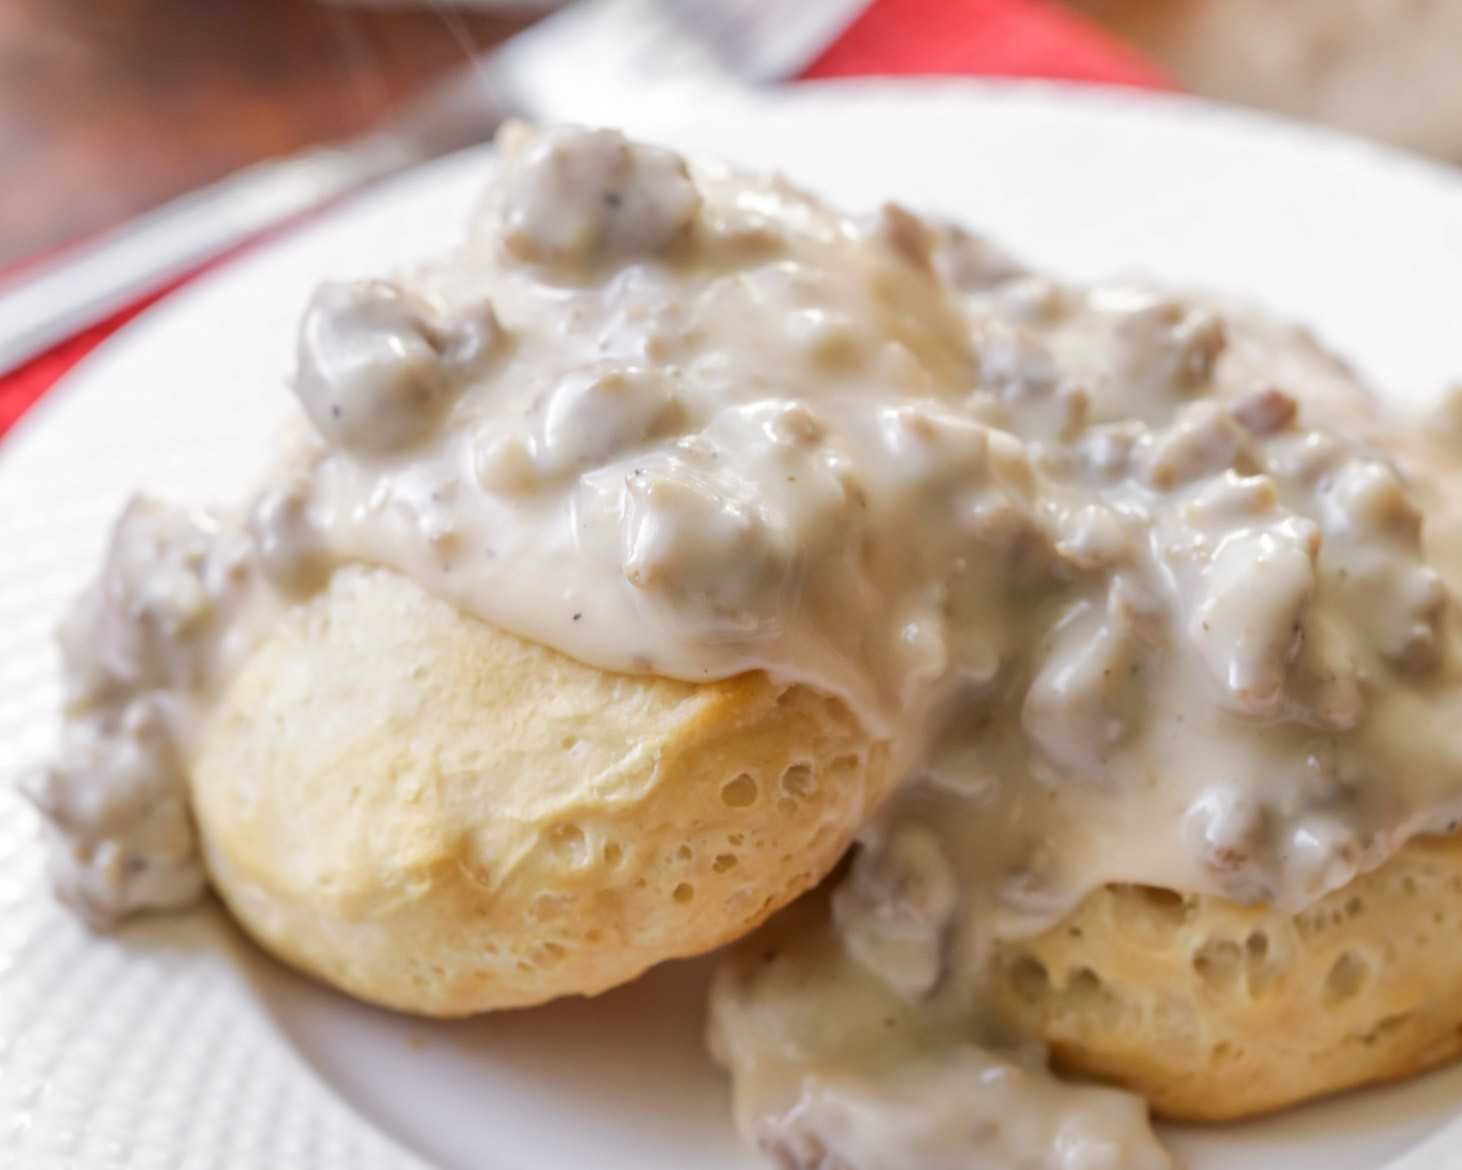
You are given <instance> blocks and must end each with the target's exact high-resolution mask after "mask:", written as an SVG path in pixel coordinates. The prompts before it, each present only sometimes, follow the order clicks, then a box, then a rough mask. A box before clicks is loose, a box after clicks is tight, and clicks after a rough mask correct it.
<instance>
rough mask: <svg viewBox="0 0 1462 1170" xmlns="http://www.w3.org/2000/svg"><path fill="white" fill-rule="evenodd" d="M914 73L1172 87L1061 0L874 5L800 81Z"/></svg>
mask: <svg viewBox="0 0 1462 1170" xmlns="http://www.w3.org/2000/svg"><path fill="white" fill-rule="evenodd" d="M910 74H927V75H946V76H948V75H964V76H969V75H978V76H994V77H1051V78H1059V79H1061V80H1065V81H1083V82H1093V83H1098V84H1105V85H1129V86H1140V87H1145V88H1149V89H1168V88H1171V82H1170V81H1169V80H1168V79H1167V78H1165V77H1164V76H1163V75H1162V73H1161V72H1160V71H1159V70H1158V69H1156V68H1155V67H1154V66H1152V65H1151V64H1149V63H1148V62H1147V61H1145V60H1144V59H1143V58H1142V57H1141V56H1140V55H1139V54H1138V53H1136V52H1135V51H1134V50H1133V49H1131V48H1130V47H1128V46H1127V45H1125V44H1124V43H1123V42H1122V41H1120V40H1118V39H1117V38H1115V37H1113V36H1111V35H1110V34H1108V33H1106V32H1104V31H1103V30H1102V29H1100V28H1099V27H1097V26H1096V25H1095V24H1093V23H1092V22H1091V21H1089V20H1086V19H1085V18H1083V17H1081V16H1078V15H1077V14H1076V13H1073V12H1071V11H1070V10H1069V9H1067V8H1065V7H1064V6H1062V5H1060V4H1059V3H1057V2H1056V0H873V3H871V4H870V5H869V6H868V7H867V8H866V9H865V10H864V11H863V12H862V14H861V15H859V17H858V18H857V20H855V21H854V22H853V24H852V25H850V26H849V27H848V28H847V29H846V30H845V31H844V32H843V34H842V35H841V36H840V37H839V38H838V39H837V40H836V41H835V42H834V43H833V44H832V46H831V47H830V48H829V49H828V50H827V51H826V52H825V53H823V54H822V56H821V57H819V58H818V59H817V60H816V61H814V62H813V64H812V65H811V67H810V68H808V69H807V70H806V72H805V73H803V75H802V76H803V77H807V78H829V77H871V76H880V75H882V76H889V75H901V76H907V75H910ZM245 246H246V247H247V245H245ZM235 251H237V250H235ZM232 255H233V254H232V253H231V254H229V255H226V256H223V257H220V258H218V259H216V260H213V261H211V262H209V263H208V264H205V265H203V266H201V267H200V268H199V269H197V270H196V271H194V272H192V273H189V274H188V275H186V276H184V277H182V278H181V279H179V280H176V281H174V282H173V283H172V284H170V285H169V286H168V287H167V288H165V289H164V290H163V291H161V292H158V293H154V294H151V295H149V296H147V297H146V298H144V299H142V300H139V301H138V302H137V303H135V304H132V305H129V306H127V308H125V309H123V310H122V311H120V312H118V313H116V314H114V315H113V316H112V317H110V318H109V319H108V320H106V321H104V322H102V323H101V324H99V325H95V326H93V327H92V328H90V329H87V330H85V331H84V332H81V333H78V334H77V335H76V336H74V337H71V338H68V339H67V340H66V341H63V342H61V343H60V344H59V345H57V346H55V347H54V348H53V349H51V350H49V351H48V352H46V353H44V354H42V355H41V356H40V357H38V358H35V359H34V360H32V361H31V362H29V363H28V364H26V365H24V366H22V367H20V368H19V369H17V370H15V371H13V372H11V373H10V374H8V375H5V376H3V377H0V437H3V436H4V434H5V432H6V431H8V430H9V429H10V428H11V427H12V426H13V425H14V424H15V422H16V420H17V419H19V418H20V416H21V415H22V414H24V413H25V411H26V410H27V409H28V408H29V407H30V406H32V405H33V404H34V403H35V402H36V401H37V400H38V399H39V398H40V397H41V395H43V394H44V393H45V392H46V391H47V390H48V389H50V388H51V387H52V386H53V385H55V384H56V382H58V381H59V380H60V379H61V377H62V375H64V374H65V373H66V372H67V371H68V370H70V369H71V368H72V367H73V366H74V365H76V363H77V362H79V361H80V360H81V359H82V358H83V357H85V356H86V355H87V354H88V353H90V352H91V351H92V350H93V349H95V348H96V347H97V346H98V345H100V344H101V343H102V342H103V341H104V340H106V338H108V337H109V336H111V335H112V334H113V333H115V332H116V331H117V330H118V329H120V328H121V327H122V326H123V325H125V324H126V323H127V322H128V321H130V320H132V318H133V317H135V316H137V314H139V313H140V312H142V311H143V310H144V309H146V308H148V307H149V306H150V305H152V304H153V303H155V302H156V301H158V300H160V299H161V298H162V297H164V296H166V295H167V294H168V293H170V292H172V291H173V290H174V289H175V288H177V287H178V286H179V285H182V284H186V283H187V282H188V281H189V280H191V279H192V278H193V277H194V276H197V275H198V274H199V273H200V272H203V271H205V270H207V269H209V268H212V267H215V266H217V265H218V264H221V263H226V262H227V261H228V260H229V259H231V258H232Z"/></svg>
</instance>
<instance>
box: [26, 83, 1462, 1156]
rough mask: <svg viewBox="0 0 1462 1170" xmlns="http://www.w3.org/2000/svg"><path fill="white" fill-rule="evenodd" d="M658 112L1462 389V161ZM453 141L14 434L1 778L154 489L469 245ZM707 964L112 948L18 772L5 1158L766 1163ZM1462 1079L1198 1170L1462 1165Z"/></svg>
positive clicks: (226, 278) (1222, 131)
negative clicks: (441, 1003)
mask: <svg viewBox="0 0 1462 1170" xmlns="http://www.w3.org/2000/svg"><path fill="white" fill-rule="evenodd" d="M638 129H640V130H642V131H648V132H651V133H654V134H657V135H658V136H660V137H663V138H665V139H667V140H669V141H672V142H674V143H676V144H678V145H681V146H686V145H690V146H696V147H702V148H705V149H710V150H716V151H720V152H722V153H725V154H727V155H729V156H730V157H733V158H735V159H737V160H739V161H741V162H744V163H746V164H749V165H752V166H757V167H775V168H779V169H781V170H783V171H785V172H786V173H787V174H789V175H790V176H791V177H793V178H794V179H796V180H799V181H801V182H802V183H804V184H807V185H810V186H812V187H815V188H817V189H819V190H821V191H823V192H825V193H826V194H827V195H829V196H831V197H833V198H835V199H837V200H838V201H840V202H841V203H843V204H845V205H848V206H851V207H860V206H867V205H870V204H872V203H874V202H876V201H878V200H880V199H884V198H888V197H891V196H892V197H896V198H898V199H900V200H903V201H906V202H908V203H911V204H913V205H914V206H916V207H924V208H931V209H934V210H937V211H942V212H946V213H950V214H953V215H956V216H958V217H960V218H962V219H965V220H967V221H969V222H971V223H973V224H976V225H979V226H981V227H982V228H984V229H986V230H988V231H989V232H990V233H991V234H993V235H995V236H996V237H997V238H999V239H1001V240H1004V241H1005V242H1007V243H1008V244H1009V245H1010V246H1011V247H1013V248H1014V249H1015V250H1016V251H1017V252H1019V253H1020V254H1022V255H1024V256H1026V257H1028V258H1029V259H1031V260H1033V261H1035V262H1036V263H1038V264H1041V265H1045V266H1048V267H1050V268H1052V269H1054V270H1056V271H1057V272H1059V273H1061V274H1063V275H1066V276H1069V277H1074V278H1096V277H1103V276H1111V275H1114V274H1145V275H1148V276H1151V277H1154V278H1156V279H1158V280H1160V281H1163V282H1167V283H1170V284H1177V285H1190V286H1198V287H1202V288H1206V289H1210V290H1214V291H1217V292H1220V293H1223V294H1227V295H1231V296H1238V297H1240V298H1244V299H1248V300H1251V301H1255V302H1258V303H1260V304H1263V305H1265V306H1267V307H1270V308H1272V309H1274V310H1275V311H1278V312H1280V313H1284V314H1287V315H1290V316H1292V317H1296V318H1300V319H1303V320H1304V321H1306V322H1308V323H1310V324H1311V325H1313V326H1314V327H1315V328H1316V329H1317V330H1318V332H1319V333H1320V334H1321V335H1322V336H1323V337H1325V338H1327V339H1328V340H1329V341H1330V342H1331V343H1332V344H1333V345H1334V346H1335V347H1337V348H1338V349H1340V350H1341V351H1342V352H1344V353H1345V354H1346V355H1347V356H1349V357H1351V358H1353V359H1354V360H1355V361H1356V362H1357V363H1358V364H1359V365H1360V366H1361V367H1362V368H1363V369H1364V370H1365V371H1366V372H1367V373H1368V374H1369V375H1370V376H1371V377H1372V378H1373V379H1374V380H1375V381H1376V382H1377V384H1378V385H1381V386H1384V387H1386V388H1387V389H1388V391H1389V392H1390V393H1393V394H1395V395H1398V396H1404V397H1406V398H1408V399H1416V398H1419V397H1421V396H1425V395H1428V394H1432V393H1435V392H1437V391H1438V390H1440V389H1441V388H1442V387H1443V385H1444V384H1445V383H1447V382H1449V381H1454V380H1458V379H1462V181H1459V180H1458V179H1457V178H1456V177H1455V176H1454V175H1452V174H1451V173H1448V172H1444V171H1442V170H1440V169H1437V168H1433V167H1429V166H1426V165H1424V164H1421V163H1418V162H1414V161H1410V160H1407V159H1404V158H1401V157H1398V156H1395V155H1390V154H1384V153H1382V152H1380V151H1376V150H1372V149H1370V148H1367V147H1364V146H1361V145H1358V144H1356V143H1353V142H1350V141H1347V140H1345V139H1341V138H1336V137H1332V136H1329V135H1322V134H1319V133H1315V132H1310V131H1304V130H1300V129H1296V128H1293V127H1288V126H1285V125H1281V124H1277V123H1273V122H1268V121H1263V120H1259V119H1257V118H1254V117H1251V116H1243V115H1239V114H1236V113H1232V112H1227V111H1222V110H1216V109H1213V108H1210V107H1205V106H1203V105H1200V104H1198V103H1193V102H1187V101H1179V100H1171V99H1167V100H1157V99H1150V98H1140V97H1137V96H1128V95H1122V94H1116V93H1113V94H1096V93H1084V94H1078V93H1075V92H1073V91H1061V90H1059V89H1053V88H1049V87H1040V86H977V85H967V84H937V85H926V86H909V85H903V86H893V85H862V86H828V87H805V88H801V89H798V90H797V91H795V92H794V93H792V94H790V95H788V96H787V97H785V98H784V99H779V100H778V101H777V102H776V103H768V104H765V105H761V106H757V107H748V108H744V109H739V110H737V111H723V112H720V113H718V114H715V115H714V116H712V115H705V116H702V117H700V118H698V119H697V120H696V122H695V123H694V124H690V123H684V122H682V123H679V124H670V123H669V122H668V121H666V122H664V123H662V124H660V125H658V126H655V125H650V124H645V125H642V126H639V127H638ZM487 165H488V159H487V157H486V155H484V154H481V153H479V154H476V155H474V156H466V157H459V158H455V159H450V160H447V161H445V162H443V163H441V164H438V165H436V166H434V167H431V168H428V169H426V170H424V171H422V172H420V173H418V174H415V175H413V176H411V177H409V178H407V179H405V180H403V181H401V182H399V183H397V184H395V185H393V186H391V187H390V188H388V189H386V190H384V191H381V192H379V193H377V194H375V195H372V196H370V197H369V198H366V199H364V200H361V201H360V202H359V203H357V204H356V205H354V206H353V207H351V208H349V209H347V210H344V211H341V212H339V213H337V214H335V215H333V216H331V217H329V218H328V219H327V220H326V221H324V222H322V223H319V224H317V225H315V226H313V227H311V228H310V229H308V230H305V231H302V232H299V233H296V234H295V235H293V236H291V237H290V238H288V239H287V240H285V241H283V242H281V243H278V244H275V245H273V246H271V247H268V248H266V249H263V250H261V251H260V252H258V253H257V254H255V255H253V256H250V257H249V258H247V259H246V260H244V261H242V262H240V263H238V264H235V265H233V266H231V267H230V268H228V269H227V270H225V271H224V272H222V273H220V274H218V275H216V276H214V277H212V278H210V279H208V280H205V281H202V282H200V283H199V284H198V285H197V286H195V287H194V288H191V289H189V290H188V291H187V292H185V293H184V294H182V295H179V296H176V297H174V298H171V299H170V300H169V301H167V302H166V303H165V304H164V305H162V306H161V307H160V308H158V309H156V310H154V311H153V312H151V313H149V314H148V315H147V316H146V317H145V318H143V319H142V320H141V321H139V322H138V323H137V324H136V325H134V326H133V327H132V328H130V329H128V330H126V331H125V332H124V333H123V334H121V335H120V336H119V337H117V338H116V339H114V340H113V341H112V342H111V343H109V344H108V345H107V346H105V347H104V348H103V349H102V350H101V351H100V352H98V353H97V354H96V355H95V357H93V358H92V359H91V360H90V361H88V362H87V363H86V364H85V365H84V366H83V367H82V368H81V369H79V370H78V371H77V372H76V373H75V374H74V375H73V376H72V377H71V378H70V379H68V383H67V385H66V386H65V387H64V388H61V389H60V390H58V391H57V392H56V393H54V394H53V395H52V396H51V397H50V398H49V399H48V400H47V401H46V402H45V404H44V405H43V406H42V407H41V409H39V410H38V411H36V412H35V413H34V414H33V415H32V416H31V417H30V418H29V419H28V420H26V422H25V423H24V424H23V425H22V426H21V427H20V429H19V430H18V431H17V432H16V433H15V434H14V435H13V436H12V437H11V438H10V439H9V440H8V441H7V442H6V443H5V444H4V445H3V446H0V776H4V777H6V778H7V779H8V777H9V776H10V775H12V774H14V773H17V772H19V771H22V770H24V769H25V768H27V767H29V766H31V765H32V764H33V763H34V762H35V761H36V760H37V759H38V758H39V757H40V756H41V754H42V753H43V752H44V751H45V749H46V747H47V744H48V743H49V741H50V739H51V737H52V736H53V734H54V730H55V721H54V716H53V711H54V709H55V705H56V701H57V693H58V688H57V679H56V672H55V665H54V663H53V661H52V657H51V651H50V647H49V633H50V630H51V628H52V627H53V625H54V624H55V621H56V619H57V615H58V613H59V611H60V609H61V607H62V606H63V604H64V602H65V600H66V598H67V597H68V596H69V595H70V594H71V593H72V592H73V591H74V590H75V589H76V588H77V587H78V586H79V585H80V584H81V583H82V581H83V579H84V578H85V576H86V574H87V573H88V571H89V569H90V567H91V566H92V565H93V564H94V561H95V558H96V557H97V555H98V552H99V550H100V547H101V543H102V540H103V536H104V532H105V527H106V524H107V522H108V520H109V519H110V517H111V516H112V515H113V514H114V513H115V512H116V510H117V508H118V507H119V505H120V504H121V502H122V500H123V498H124V497H125V495H126V494H127V493H128V492H129V491H131V490H133V489H135V488H138V487H145V488H146V489H148V490H151V491H154V492H159V493H162V494H165V495H168V496H173V497H177V498H182V499H208V498H224V497H231V496H234V495H237V494H238V493H239V492H240V491H241V490H242V489H243V486H244V485H245V484H246V483H247V481H248V480H249V478H250V476H251V475H252V474H253V473H254V471H255V469H256V468H257V467H258V466H259V465H260V463H261V460H262V457H263V454H264V452H265V451H266V449H267V444H268V439H269V436H270V434H271V432H272V430H273V428H274V426H275V425H276V422H277V420H278V419H279V418H280V417H281V414H282V413H283V411H284V410H285V409H286V407H287V398H286V392H285V391H284V389H283V379H284V376H285V373H286V371H287V370H288V368H289V365H290V351H291V346H292V338H293V322H294V319H295V317H296V315H297V313H298V311H299V309H300V307H301V306H302V304H303V302H304V300H305V298H306V296H307V295H308V293H309V290H310V287H311V286H312V285H313V284H314V282H315V281H316V280H318V279H319V278H321V277H323V276H326V275H332V276H341V275H350V274H370V273H377V272H380V271H382V270H384V269H389V268H391V267H392V266H393V265H396V264H398V263H402V262H406V261H409V260H411V259H413V258H417V257H421V256H424V255H429V254H432V253H435V252H439V251H441V250H443V249H445V248H447V247H448V246H450V245H451V243H452V242H453V240H454V238H455V237H456V236H457V235H458V233H459V232H460V231H461V225H462V224H463V222H464V220H465V218H466V216H467V213H468V210H469V208H470V207H471V206H472V204H473V202H474V199H475V198H476V195H477V192H478V191H479V189H480V187H481V184H482V181H483V176H484V173H485V168H486V167H487ZM704 977H705V966H704V965H703V964H690V965H680V966H672V967H669V968H664V969H661V970H659V971H657V972H654V973H652V974H651V975H650V976H649V977H647V978H646V979H644V980H641V981H640V982H639V983H638V984H636V985H634V986H632V987H629V988H626V989H623V990H621V991H619V992H616V993H613V994H611V995H608V996H605V997H603V998H601V999H599V1000H597V1001H578V1002H571V1003H563V1004H558V1005H554V1006H551V1007H549V1008H546V1009H541V1010H535V1011H527V1012H516V1013H509V1014H504V1015H498V1016H491V1017H484V1018H482V1019H480V1020H477V1021H471V1022H466V1023H453V1024H434V1023H426V1022H422V1021H416V1020H410V1019H406V1018H403V1017H397V1016H393V1015H391V1014H389V1013H386V1012H381V1011H375V1010H372V1009H369V1008H366V1007H363V1006H360V1005H358V1004H355V1003H352V1002H349V1001H347V1000H346V999H344V998H343V997H341V996H338V995H335V994H334V993H332V992H329V991H327V990H325V989H323V988H321V987H318V986H315V985H313V984H311V983H309V982H308V981H306V980H304V979H302V978H300V977H298V976H295V975H293V974H291V973H289V972H287V971H285V970H283V969H282V968H280V967H278V966H277V965H276V964H274V963H272V962H271V961H270V960H268V959H267V958H265V957H264V956H262V955H260V954H259V953H258V952H257V951H255V950H254V949H253V948H252V947H251V946H250V945H249V944H248V943H246V942H245V941H243V940H242V939H241V938H240V936H239V935H238V934H237V932H236V931H234V930H233V928H232V927H230V926H229V924H228V923H227V921H226V920H225V918H224V916H223V914H222V913H221V912H220V911H218V909H217V908H216V907H210V908H208V909H206V910H203V911H200V912H198V913H195V914H192V915H188V916H183V917H178V918H172V919H156V920H152V921H148V922H143V923H140V924H137V925H134V926H131V927H128V928H127V929H125V930H123V931H121V932H119V933H118V934H116V935H115V936H112V937H110V938H96V937H92V936H91V935H89V934H87V933H86V932H85V931H84V930H83V929H81V928H80V927H79V926H77V925H76V924H75V923H74V922H73V921H72V920H71V919H70V918H69V917H68V916H67V915H66V914H65V913H64V912H62V911H61V910H59V909H58V908H57V907H56V906H55V905H53V903H52V902H51V900H50V897H49V895H48V893H47V892H46V890H45V885H44V880H43V853H42V849H41V846H40V840H39V833H38V826H37V823H36V818H35V816H34V815H33V814H32V813H31V812H30V810H29V809H28V808H27V807H25V806H24V805H23V804H22V802H21V801H20V800H19V798H18V796H17V795H16V794H15V793H14V792H13V791H12V790H11V788H10V786H9V784H8V783H5V784H0V1167H8V1166H10V1165H16V1166H22V1167H27V1168H28V1167H48V1166H53V1165H55V1166H62V1165H66V1166H75V1167H81V1168H85V1170H109V1168H111V1167H121V1166H127V1167H156V1168H158V1170H163V1168H169V1170H170V1168H174V1167H218V1168H237V1170H316V1168H321V1170H328V1168H331V1167H341V1168H350V1170H355V1168H358V1167H359V1168H369V1167H381V1168H388V1167H389V1168H405V1167H422V1166H438V1167H441V1168H443V1170H468V1168H472V1170H479V1168H480V1170H570V1168H572V1170H580V1168H590V1170H619V1168H624V1170H629V1168H631V1167H633V1168H635V1170H688V1168H691V1167H694V1168H696V1170H748V1168H751V1167H754V1166H755V1165H756V1163H755V1161H754V1160H753V1159H752V1158H750V1156H749V1155H747V1154H745V1153H743V1152H742V1151H741V1150H740V1149H739V1148H738V1146H737V1145H736V1142H735V1140H734V1138H733V1136H732V1134H731V1132H730V1126H729V1122H728V1120H727V1108H726V1102H725V1090H724V1086H723V1085H722V1084H721V1082H720V1080H719V1078H718V1076H717V1074H716V1072H715V1070H714V1069H713V1068H712V1067H711V1066H710V1064H709V1062H708V1061H707V1059H706V1058H705V1057H704V1056H703V1055H702V1053H701V1049H700V1045H699V1030H700V1012H701V993H700V988H701V985H702V983H703V981H704ZM1459 1114H1462V1071H1457V1070H1454V1071H1451V1072H1443V1073H1439V1074H1436V1075H1433V1076H1430V1077H1425V1078H1421V1079H1418V1080H1416V1081H1413V1082H1410V1083H1407V1084H1404V1085H1399V1086H1393V1087H1389V1088H1384V1089H1375V1090H1368V1091H1365V1092H1362V1093H1356V1094H1352V1095H1350V1096H1347V1097H1345V1098H1342V1099H1340V1100H1337V1101H1332V1102H1328V1103H1323V1104H1320V1105H1317V1106H1312V1107H1309V1108H1306V1109H1302V1110H1297V1111H1294V1112H1292V1113H1290V1114H1288V1115H1286V1116H1283V1117H1280V1118H1277V1119H1272V1120H1269V1121H1265V1122H1262V1123H1258V1124H1253V1125H1246V1126H1239V1127H1234V1128H1230V1129H1224V1130H1220V1131H1209V1132H1199V1131H1174V1132H1173V1133H1172V1134H1171V1138H1172V1141H1173V1143H1174V1145H1175V1147H1176V1148H1178V1149H1179V1150H1181V1151H1182V1153H1183V1154H1184V1156H1185V1157H1186V1158H1188V1160H1189V1162H1190V1165H1191V1166H1192V1167H1193V1168H1194V1170H1223V1168H1234V1170H1236V1168H1239V1167H1242V1168H1244V1170H1268V1168H1274V1170H1278V1168H1280V1167H1283V1168H1284V1170H1321V1168H1323V1170H1376V1168H1377V1167H1379V1166H1382V1165H1385V1164H1389V1163H1393V1160H1395V1159H1398V1158H1399V1159H1400V1161H1399V1162H1394V1165H1395V1167H1397V1168H1398V1170H1399V1168H1400V1167H1407V1168H1409V1170H1422V1168H1427V1170H1435V1168H1441V1167H1445V1166H1452V1167H1462V1122H1459V1121H1458V1120H1457V1118H1458V1116H1459Z"/></svg>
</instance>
